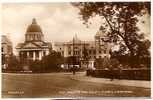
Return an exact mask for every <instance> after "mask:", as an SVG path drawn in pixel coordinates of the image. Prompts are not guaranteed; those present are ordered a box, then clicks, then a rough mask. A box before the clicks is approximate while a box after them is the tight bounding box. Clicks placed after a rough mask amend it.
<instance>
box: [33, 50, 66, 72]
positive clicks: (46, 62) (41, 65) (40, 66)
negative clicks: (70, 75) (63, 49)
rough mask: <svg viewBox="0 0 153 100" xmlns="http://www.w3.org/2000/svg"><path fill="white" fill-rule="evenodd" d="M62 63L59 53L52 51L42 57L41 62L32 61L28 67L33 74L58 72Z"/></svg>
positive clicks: (62, 59)
mask: <svg viewBox="0 0 153 100" xmlns="http://www.w3.org/2000/svg"><path fill="white" fill-rule="evenodd" d="M62 63H64V58H63V57H62V56H61V54H60V53H59V52H55V51H52V52H51V53H50V54H49V55H47V56H44V57H43V58H42V60H41V61H37V60H36V61H34V62H32V63H31V65H30V69H31V70H32V71H33V72H56V71H60V69H61V67H60V65H61V64H62Z"/></svg>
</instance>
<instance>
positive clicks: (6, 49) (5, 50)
mask: <svg viewBox="0 0 153 100" xmlns="http://www.w3.org/2000/svg"><path fill="white" fill-rule="evenodd" d="M1 39H2V41H1V44H2V45H1V51H2V52H1V54H2V68H3V69H6V68H7V67H8V59H9V57H10V56H11V55H12V54H13V49H12V42H11V41H10V39H9V38H8V37H7V36H6V35H2V38H1Z"/></svg>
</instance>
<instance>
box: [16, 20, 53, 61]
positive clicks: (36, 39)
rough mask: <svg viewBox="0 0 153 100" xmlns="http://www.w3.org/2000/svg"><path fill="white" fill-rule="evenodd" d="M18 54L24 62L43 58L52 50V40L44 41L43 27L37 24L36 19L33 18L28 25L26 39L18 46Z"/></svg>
mask: <svg viewBox="0 0 153 100" xmlns="http://www.w3.org/2000/svg"><path fill="white" fill-rule="evenodd" d="M16 49H17V51H18V56H19V58H20V60H21V61H24V62H22V63H27V62H28V61H35V60H41V59H42V57H43V56H46V55H48V54H49V53H50V51H51V50H52V45H51V43H50V42H45V41H44V34H43V32H42V29H41V27H40V26H39V25H38V24H37V22H36V19H33V20H32V24H31V25H29V26H28V28H27V31H26V34H25V41H24V42H23V43H19V44H18V45H17V46H16Z"/></svg>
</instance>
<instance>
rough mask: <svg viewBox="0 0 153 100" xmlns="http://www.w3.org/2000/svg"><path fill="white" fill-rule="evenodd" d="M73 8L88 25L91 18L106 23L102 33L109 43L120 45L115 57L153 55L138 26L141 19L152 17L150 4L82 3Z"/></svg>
mask: <svg viewBox="0 0 153 100" xmlns="http://www.w3.org/2000/svg"><path fill="white" fill-rule="evenodd" d="M72 5H73V6H75V7H77V8H78V9H79V10H80V12H79V14H80V15H81V18H82V20H83V21H84V24H86V25H88V24H89V23H90V22H89V19H91V18H92V17H94V16H97V15H98V16H100V17H101V19H102V20H103V22H102V23H101V26H100V28H99V30H102V31H104V32H106V33H107V36H108V38H109V42H113V43H114V44H117V45H119V47H120V49H119V51H118V53H116V54H119V56H121V55H128V56H129V57H130V59H131V60H132V59H135V58H144V56H149V55H150V53H149V51H148V49H149V48H150V41H149V40H147V39H145V37H144V33H140V29H139V28H138V26H137V24H138V22H139V19H138V18H139V17H142V16H143V15H145V14H148V15H150V2H80V3H72ZM139 60H140V59H139Z"/></svg>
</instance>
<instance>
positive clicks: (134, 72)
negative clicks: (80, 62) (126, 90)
mask: <svg viewBox="0 0 153 100" xmlns="http://www.w3.org/2000/svg"><path fill="white" fill-rule="evenodd" d="M86 75H87V76H93V77H102V78H112V76H113V78H115V79H129V80H151V70H150V69H122V70H117V69H115V70H108V69H106V70H105V69H97V70H87V73H86Z"/></svg>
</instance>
